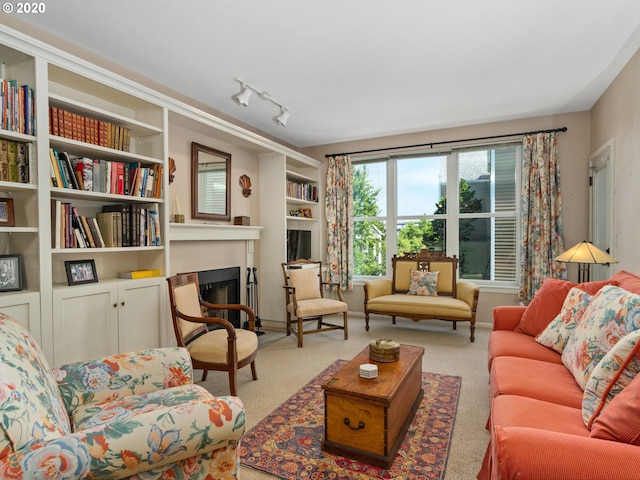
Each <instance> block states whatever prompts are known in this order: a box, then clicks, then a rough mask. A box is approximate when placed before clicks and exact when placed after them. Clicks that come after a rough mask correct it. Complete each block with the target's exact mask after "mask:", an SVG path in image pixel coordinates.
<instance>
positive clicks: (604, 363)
mask: <svg viewBox="0 0 640 480" xmlns="http://www.w3.org/2000/svg"><path fill="white" fill-rule="evenodd" d="M630 315H635V316H640V308H636V309H635V310H633V312H632V313H631V314H630ZM639 342H640V330H634V331H633V332H631V333H629V334H627V335H626V336H625V337H624V338H622V340H620V341H619V342H618V343H616V344H615V345H614V347H613V348H612V349H611V350H609V352H608V353H607V354H606V355H605V356H604V357H603V358H602V360H601V361H600V363H598V365H597V366H596V368H594V370H593V373H592V374H591V376H590V377H589V381H588V382H587V386H586V388H585V389H584V395H583V397H582V419H583V420H584V423H585V425H586V426H587V428H588V429H591V426H592V424H593V421H594V420H595V419H596V418H597V417H598V415H600V413H601V412H602V411H603V409H606V408H609V407H608V405H609V404H610V403H611V401H612V400H613V399H614V398H615V397H616V395H618V394H619V393H620V392H622V390H624V388H625V387H627V385H629V384H630V383H631V382H632V381H633V379H634V378H635V377H636V376H637V375H638V373H639V372H640V343H639Z"/></svg>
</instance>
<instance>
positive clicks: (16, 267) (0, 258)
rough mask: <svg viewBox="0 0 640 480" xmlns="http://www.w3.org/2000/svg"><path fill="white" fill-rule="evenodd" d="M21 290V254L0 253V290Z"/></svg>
mask: <svg viewBox="0 0 640 480" xmlns="http://www.w3.org/2000/svg"><path fill="white" fill-rule="evenodd" d="M19 290H22V255H0V292H15V291H19Z"/></svg>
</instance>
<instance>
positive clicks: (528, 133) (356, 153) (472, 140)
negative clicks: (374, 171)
mask: <svg viewBox="0 0 640 480" xmlns="http://www.w3.org/2000/svg"><path fill="white" fill-rule="evenodd" d="M566 131H567V127H562V128H553V129H551V130H535V131H533V132H520V133H511V134H508V135H492V136H489V137H476V138H464V139H460V140H449V141H446V142H429V143H421V144H417V145H406V146H404V147H389V148H374V149H372V150H360V151H359V152H346V153H328V154H326V155H325V158H329V157H335V156H340V155H358V154H361V153H374V152H388V151H390V150H401V149H405V148H418V147H429V148H433V146H434V145H448V144H450V143H462V142H475V141H478V140H493V139H496V138H508V137H520V136H523V135H534V134H536V133H555V132H566Z"/></svg>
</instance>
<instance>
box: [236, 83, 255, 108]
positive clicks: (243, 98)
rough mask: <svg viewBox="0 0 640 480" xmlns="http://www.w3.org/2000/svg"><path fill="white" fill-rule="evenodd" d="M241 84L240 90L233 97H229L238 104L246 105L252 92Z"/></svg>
mask: <svg viewBox="0 0 640 480" xmlns="http://www.w3.org/2000/svg"><path fill="white" fill-rule="evenodd" d="M241 85H242V89H241V90H240V92H239V93H236V94H235V95H234V96H233V97H231V99H232V100H233V101H234V102H236V103H237V104H238V105H242V106H243V107H246V106H247V105H249V98H250V97H251V94H252V93H253V92H252V91H251V90H250V89H249V88H247V87H246V86H245V85H244V84H241Z"/></svg>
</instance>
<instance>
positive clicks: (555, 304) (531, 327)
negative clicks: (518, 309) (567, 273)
mask: <svg viewBox="0 0 640 480" xmlns="http://www.w3.org/2000/svg"><path fill="white" fill-rule="evenodd" d="M610 284H611V282H610V281H609V280H605V281H599V282H586V283H572V282H569V281H567V280H558V279H557V278H547V279H546V280H545V281H544V282H542V286H541V287H540V290H538V292H537V293H536V295H535V297H533V299H532V300H531V303H530V304H529V305H528V306H527V309H526V310H525V311H524V314H523V315H522V318H521V319H520V323H519V325H518V326H517V327H516V328H515V331H516V332H520V333H526V334H527V335H531V336H532V337H535V336H536V335H538V334H539V333H540V332H542V331H543V330H544V329H545V328H547V326H548V325H549V323H550V322H551V320H553V319H554V318H556V315H558V313H560V310H561V309H562V304H563V303H564V299H565V298H566V297H567V295H568V293H569V291H570V290H571V289H572V288H573V287H578V288H580V289H582V290H584V291H585V292H587V293H589V294H591V295H595V293H596V292H597V291H598V290H600V289H601V288H602V287H604V286H605V285H610Z"/></svg>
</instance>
